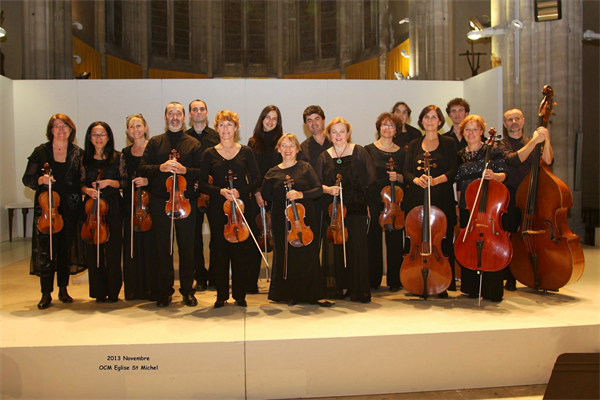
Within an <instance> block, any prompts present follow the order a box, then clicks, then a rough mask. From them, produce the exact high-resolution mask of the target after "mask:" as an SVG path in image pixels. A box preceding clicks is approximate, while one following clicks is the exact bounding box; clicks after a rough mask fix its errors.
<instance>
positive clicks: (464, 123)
mask: <svg viewBox="0 0 600 400" xmlns="http://www.w3.org/2000/svg"><path fill="white" fill-rule="evenodd" d="M469 122H475V123H476V124H477V125H479V127H480V128H481V131H482V134H481V136H483V135H484V134H485V126H486V125H485V121H484V120H483V118H481V117H480V116H479V115H475V114H473V115H467V116H466V117H465V119H463V120H462V121H461V122H460V133H463V132H464V131H465V126H467V124H468V123H469Z"/></svg>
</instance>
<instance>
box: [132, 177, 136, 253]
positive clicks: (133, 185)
mask: <svg viewBox="0 0 600 400" xmlns="http://www.w3.org/2000/svg"><path fill="white" fill-rule="evenodd" d="M134 179H135V172H134V173H133V179H132V180H131V258H133V196H134V195H133V193H134V188H135V184H134V183H133V180H134Z"/></svg>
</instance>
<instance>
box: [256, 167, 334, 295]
mask: <svg viewBox="0 0 600 400" xmlns="http://www.w3.org/2000/svg"><path fill="white" fill-rule="evenodd" d="M288 175H289V176H290V177H291V178H292V179H293V182H294V184H293V189H294V190H296V191H299V192H302V194H303V196H304V197H303V198H302V199H300V200H296V201H295V202H296V204H302V205H303V206H304V209H305V217H304V223H305V224H306V226H307V227H309V228H310V229H311V230H312V231H313V234H315V229H316V228H317V227H318V225H317V219H316V216H315V210H314V207H313V200H314V199H317V198H319V197H321V195H322V194H323V187H322V186H321V181H320V180H319V178H318V177H317V173H316V172H315V170H314V169H313V167H312V166H311V165H310V164H309V163H307V162H305V161H302V160H298V162H297V163H296V164H295V165H294V166H292V167H290V168H285V169H281V168H280V167H279V166H275V167H273V168H271V169H270V170H269V171H268V172H267V174H266V175H265V178H264V181H263V186H262V189H261V193H262V195H263V198H264V199H265V200H268V201H272V202H273V203H272V204H273V206H272V208H271V227H272V229H273V241H274V253H273V254H274V257H273V274H272V277H271V286H270V288H269V299H271V300H274V301H301V302H308V303H316V302H317V301H318V300H321V299H324V298H325V278H324V275H323V271H322V269H321V262H320V261H319V243H318V232H316V234H315V236H314V239H313V241H312V242H311V243H310V244H309V245H308V246H303V247H294V246H291V245H290V244H288V243H287V242H286V232H285V231H286V229H287V228H286V227H287V225H288V224H287V223H286V221H287V218H286V216H285V210H286V203H287V201H286V189H285V186H284V181H285V179H286V176H288ZM286 249H287V250H286ZM286 251H287V257H286ZM286 258H287V278H286V279H284V277H283V272H284V265H285V264H286Z"/></svg>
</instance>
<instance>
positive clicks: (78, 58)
mask: <svg viewBox="0 0 600 400" xmlns="http://www.w3.org/2000/svg"><path fill="white" fill-rule="evenodd" d="M73 58H74V59H75V62H76V63H77V64H81V57H79V56H77V55H73Z"/></svg>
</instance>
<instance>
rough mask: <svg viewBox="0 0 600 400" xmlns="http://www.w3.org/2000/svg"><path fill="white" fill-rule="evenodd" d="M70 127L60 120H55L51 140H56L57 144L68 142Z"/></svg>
mask: <svg viewBox="0 0 600 400" xmlns="http://www.w3.org/2000/svg"><path fill="white" fill-rule="evenodd" d="M71 131H72V130H71V127H70V126H69V125H67V124H66V123H65V122H64V121H63V120H61V119H58V118H57V119H55V120H54V122H53V123H52V136H53V140H57V141H59V142H62V141H67V140H69V135H70V134H71Z"/></svg>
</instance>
